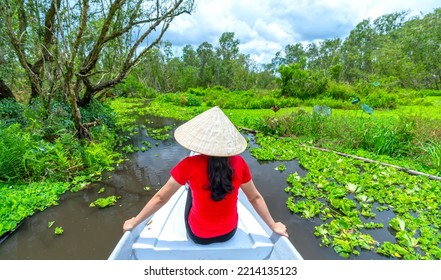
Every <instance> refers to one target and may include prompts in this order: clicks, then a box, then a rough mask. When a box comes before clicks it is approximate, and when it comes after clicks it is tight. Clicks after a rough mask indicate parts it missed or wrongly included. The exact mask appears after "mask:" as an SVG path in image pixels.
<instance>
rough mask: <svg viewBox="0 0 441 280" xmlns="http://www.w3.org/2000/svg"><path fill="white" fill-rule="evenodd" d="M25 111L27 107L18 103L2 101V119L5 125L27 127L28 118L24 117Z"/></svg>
mask: <svg viewBox="0 0 441 280" xmlns="http://www.w3.org/2000/svg"><path fill="white" fill-rule="evenodd" d="M25 110H26V105H24V104H22V103H20V102H18V101H15V100H12V99H9V98H7V99H2V100H0V119H1V120H2V122H3V124H5V125H9V124H13V123H18V124H20V125H25V124H26V121H27V120H26V118H24V117H23V112H24V111H25Z"/></svg>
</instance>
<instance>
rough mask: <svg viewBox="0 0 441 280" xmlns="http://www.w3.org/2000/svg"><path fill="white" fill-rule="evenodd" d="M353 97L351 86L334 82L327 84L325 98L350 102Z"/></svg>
mask: <svg viewBox="0 0 441 280" xmlns="http://www.w3.org/2000/svg"><path fill="white" fill-rule="evenodd" d="M354 95H355V94H354V88H353V87H352V86H351V85H349V84H343V83H336V82H334V81H330V82H329V83H328V88H327V89H326V92H325V96H327V97H330V98H333V99H339V100H345V101H347V100H350V99H351V98H353V97H354Z"/></svg>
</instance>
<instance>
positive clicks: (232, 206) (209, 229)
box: [170, 155, 251, 238]
mask: <svg viewBox="0 0 441 280" xmlns="http://www.w3.org/2000/svg"><path fill="white" fill-rule="evenodd" d="M208 159H209V157H208V156H205V155H195V156H189V157H186V158H184V159H183V160H182V161H181V162H179V163H178V164H177V165H176V166H175V167H174V168H173V169H172V170H171V171H170V173H171V176H172V177H173V178H174V179H175V180H176V181H177V182H178V183H179V184H182V185H184V184H185V183H187V182H188V183H189V185H190V189H191V191H192V196H193V204H192V207H191V210H190V214H189V216H188V223H189V225H190V227H191V230H192V231H193V233H194V234H195V235H196V236H198V237H201V238H211V237H216V236H220V235H223V234H226V233H229V232H230V231H232V230H233V229H234V228H235V227H236V226H237V223H238V214H237V199H238V191H239V187H240V186H241V185H242V184H244V183H247V182H249V181H250V180H251V173H250V169H249V167H248V165H247V163H246V162H245V160H244V159H243V158H242V157H241V156H232V157H230V166H231V167H232V169H233V176H232V183H233V187H234V190H233V191H232V192H231V193H230V194H227V195H226V196H225V198H224V199H222V200H220V201H214V200H212V199H211V197H210V195H211V191H210V189H209V181H208Z"/></svg>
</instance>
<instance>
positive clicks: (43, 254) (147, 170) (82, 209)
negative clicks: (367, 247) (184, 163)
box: [0, 118, 381, 260]
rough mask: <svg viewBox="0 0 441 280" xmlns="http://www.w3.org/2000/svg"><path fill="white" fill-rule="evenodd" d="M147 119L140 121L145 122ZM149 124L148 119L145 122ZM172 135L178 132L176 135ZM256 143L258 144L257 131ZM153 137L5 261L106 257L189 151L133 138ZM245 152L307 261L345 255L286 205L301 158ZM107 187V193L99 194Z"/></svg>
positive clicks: (38, 226)
mask: <svg viewBox="0 0 441 280" xmlns="http://www.w3.org/2000/svg"><path fill="white" fill-rule="evenodd" d="M142 123H143V121H141V122H140V125H141V124H142ZM144 123H147V120H144ZM148 123H149V125H153V126H155V127H158V128H159V127H163V126H165V125H172V126H173V127H174V128H175V127H176V126H177V125H179V123H178V122H177V121H174V120H171V119H167V118H151V119H149V120H148ZM171 135H173V134H172V133H171ZM244 136H245V137H248V138H250V145H251V146H253V145H254V141H253V136H252V135H244ZM142 141H149V142H151V144H152V148H151V149H149V150H147V151H145V152H142V151H138V152H135V153H131V154H129V155H128V160H127V161H124V162H123V163H121V164H120V165H119V166H117V167H116V168H115V170H114V171H112V172H107V173H105V174H104V175H103V180H102V181H100V182H96V183H94V184H92V185H91V186H90V187H88V188H87V189H85V190H83V191H80V192H77V193H70V192H68V193H66V194H64V195H63V196H62V197H61V200H60V201H59V205H58V206H54V207H51V208H49V209H46V210H45V211H43V212H40V213H36V214H35V215H33V216H32V217H29V218H28V219H26V220H25V221H24V222H23V223H22V225H21V226H20V227H19V228H18V229H17V230H16V231H15V232H14V233H13V234H11V235H10V236H9V237H8V238H7V239H6V240H5V241H4V242H2V243H1V244H0V259H2V260H105V259H107V258H108V257H109V255H110V253H111V252H112V250H113V248H114V246H115V245H116V244H117V242H118V240H119V239H120V238H121V236H122V234H123V232H122V224H123V222H124V220H125V219H127V218H129V217H132V216H134V215H136V213H138V211H139V210H140V209H141V208H142V207H143V206H144V204H145V203H146V202H147V201H148V199H149V198H150V197H151V196H152V195H153V194H154V193H155V192H156V191H157V190H158V189H159V188H160V187H161V186H162V184H164V183H165V182H166V181H167V179H168V177H169V171H170V169H171V168H172V167H173V166H174V165H175V164H176V163H177V162H178V161H179V160H181V159H182V158H183V157H185V156H187V155H188V154H189V151H188V150H186V149H184V148H183V147H181V146H180V145H178V144H177V143H176V142H175V141H174V139H173V137H172V136H171V137H170V139H168V140H166V141H158V140H153V139H151V138H148V137H147V136H146V133H145V131H140V132H139V134H138V135H137V136H135V137H133V139H132V140H131V143H132V144H133V145H136V146H141V143H142ZM242 156H243V157H244V158H245V160H246V161H247V162H248V164H249V166H250V169H251V172H252V173H253V178H254V182H255V183H256V185H257V187H258V188H259V190H260V192H261V193H262V195H263V196H264V197H265V199H266V202H267V204H268V207H269V208H270V211H271V213H272V215H273V217H274V218H275V219H276V220H279V221H282V222H283V223H285V224H286V225H287V227H288V232H289V235H290V240H291V242H292V243H293V244H294V246H295V247H296V248H297V250H298V251H299V252H300V253H301V254H302V256H303V258H304V259H306V260H308V259H309V260H332V259H343V258H342V257H340V256H339V255H338V254H336V253H335V252H334V251H333V249H332V248H326V247H321V246H320V240H319V239H317V238H316V237H315V236H314V227H315V226H316V225H318V224H319V223H320V221H318V220H305V219H303V218H301V217H300V216H298V215H296V214H292V213H291V212H290V211H289V210H288V208H287V207H286V205H285V202H286V200H287V198H288V194H287V193H285V191H284V189H285V187H286V186H287V182H286V178H287V177H288V175H289V174H290V173H292V172H294V171H297V172H298V173H299V174H300V175H303V174H305V173H306V171H305V170H303V169H302V168H300V167H299V166H298V164H297V162H296V161H287V162H280V161H279V162H260V161H258V160H256V159H255V158H254V157H252V156H251V155H250V154H249V151H248V150H246V151H245V152H244V153H243V154H242ZM281 163H283V164H284V165H285V166H286V167H287V168H286V170H285V171H283V172H280V171H277V170H275V168H276V167H277V166H278V165H280V164H281ZM102 188H104V190H105V191H104V192H103V193H98V191H99V190H100V189H102ZM110 195H116V196H119V197H120V199H119V200H118V202H117V204H116V205H115V206H112V207H107V208H103V209H98V208H93V207H89V204H90V203H91V202H93V201H95V200H96V199H97V198H100V197H107V196H110ZM50 221H54V222H55V223H54V225H55V226H61V227H63V229H64V233H63V234H62V235H55V234H54V228H53V227H52V228H48V222H50ZM357 259H381V257H380V256H379V255H377V254H375V253H371V252H362V254H361V255H360V256H358V257H357Z"/></svg>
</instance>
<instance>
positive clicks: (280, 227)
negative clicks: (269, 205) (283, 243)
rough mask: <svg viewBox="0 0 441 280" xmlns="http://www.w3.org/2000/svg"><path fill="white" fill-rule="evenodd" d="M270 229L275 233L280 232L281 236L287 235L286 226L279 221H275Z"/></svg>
mask: <svg viewBox="0 0 441 280" xmlns="http://www.w3.org/2000/svg"><path fill="white" fill-rule="evenodd" d="M272 230H273V231H274V232H275V233H277V234H280V235H281V236H285V237H289V235H288V229H287V228H286V226H285V225H284V224H282V223H281V222H276V223H274V225H273V228H272Z"/></svg>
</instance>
